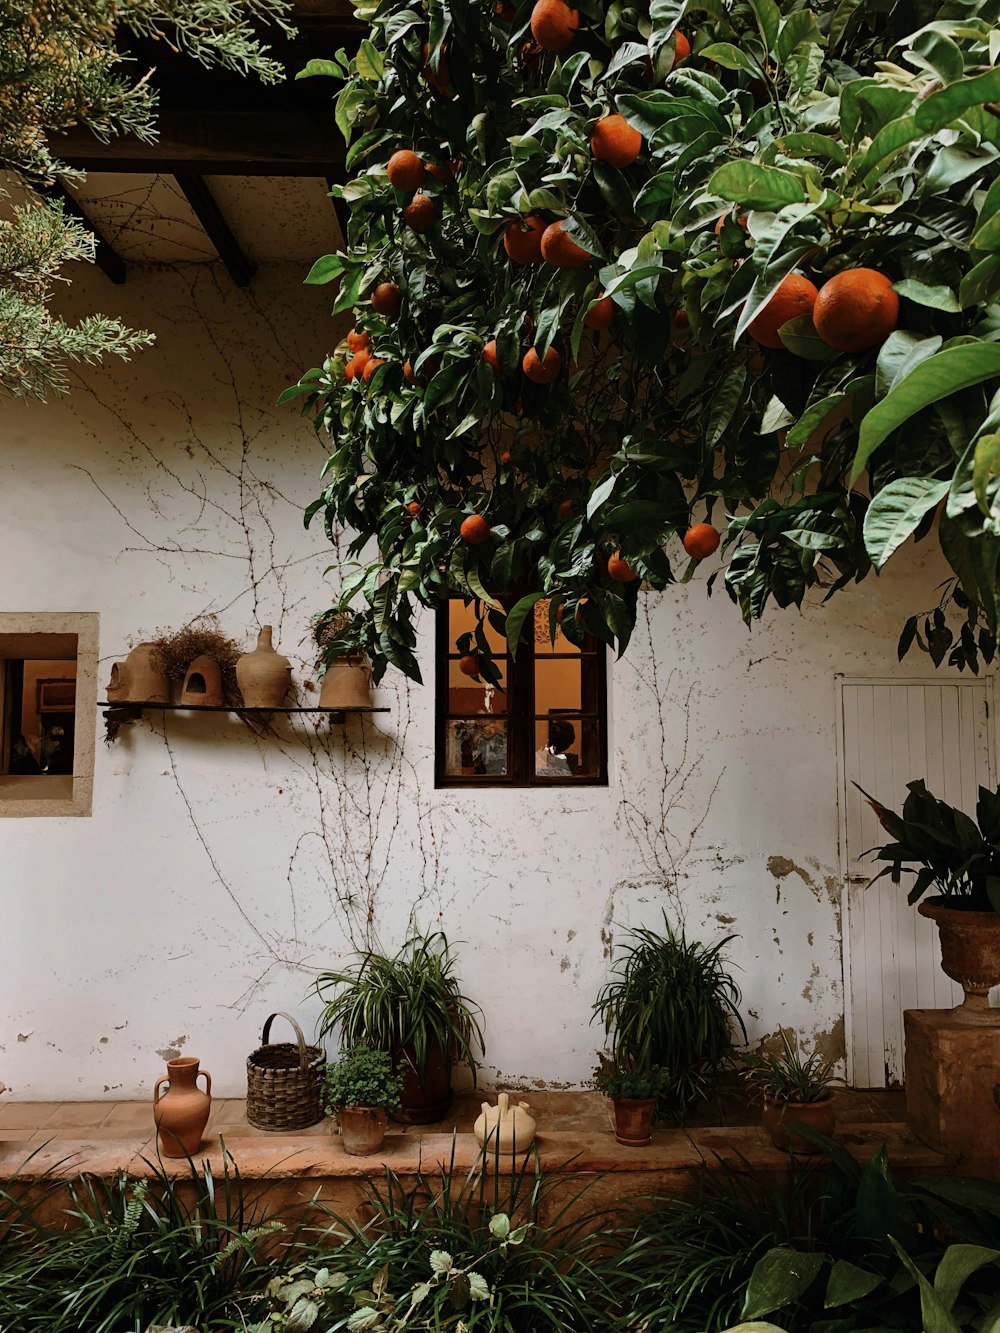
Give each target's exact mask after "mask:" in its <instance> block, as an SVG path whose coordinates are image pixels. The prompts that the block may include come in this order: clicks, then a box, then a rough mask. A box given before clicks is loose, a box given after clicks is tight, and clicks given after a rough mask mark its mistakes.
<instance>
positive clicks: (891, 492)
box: [864, 477, 951, 569]
mask: <svg viewBox="0 0 1000 1333" xmlns="http://www.w3.org/2000/svg"><path fill="white" fill-rule="evenodd" d="M950 486H951V482H950V481H934V480H932V479H931V478H929V477H900V478H898V479H897V480H896V481H891V482H890V483H889V484H888V485H887V486H883V487H882V489H881V490H880V491H878V492H877V493H876V495H875V497H874V498H873V500H872V502H871V504H870V505H869V506H868V511H867V513H866V514H865V528H864V531H865V549H866V550H867V551H868V554H869V555H870V556H871V559H872V564H873V565H874V566H875V568H876V569H881V568H882V566H883V565H884V564H885V562H886V561H887V560H888V559H889V557H890V556H891V555H892V553H893V552H894V551H896V550H898V548H899V547H900V546H902V544H903V542H905V541H906V539H907V537H910V536H912V535H913V533H914V532H916V530H917V528H918V527H919V526H920V523H921V520H922V519H923V517H924V515H925V514H926V513H928V512H929V511H930V510H931V509H933V508H934V507H935V505H938V504H940V502H941V501H942V500H943V499H944V497H945V496H946V495H947V494H948V490H949V488H950Z"/></svg>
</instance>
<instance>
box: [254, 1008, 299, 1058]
mask: <svg viewBox="0 0 1000 1333" xmlns="http://www.w3.org/2000/svg"><path fill="white" fill-rule="evenodd" d="M276 1018H283V1019H285V1020H286V1022H288V1023H291V1025H292V1027H293V1028H294V1029H295V1036H296V1037H297V1038H298V1043H299V1065H300V1067H301V1068H302V1069H303V1070H305V1069H307V1068H308V1067H309V1051H308V1049H307V1048H306V1039H305V1037H304V1036H303V1035H302V1029H301V1028H300V1027H299V1025H298V1023H296V1021H295V1019H294V1018H293V1017H292V1016H291V1014H286V1013H285V1012H284V1010H281V1009H279V1010H278V1012H277V1013H275V1014H271V1016H270V1018H268V1020H267V1022H266V1023H265V1024H264V1031H263V1034H262V1035H261V1039H260V1044H261V1045H262V1046H266V1045H267V1043H268V1039H269V1037H270V1036H271V1024H272V1023H273V1022H274V1020H275V1019H276Z"/></svg>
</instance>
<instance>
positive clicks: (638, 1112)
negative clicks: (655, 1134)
mask: <svg viewBox="0 0 1000 1333" xmlns="http://www.w3.org/2000/svg"><path fill="white" fill-rule="evenodd" d="M594 1082H595V1083H596V1085H597V1089H598V1091H599V1092H603V1093H604V1095H605V1097H609V1098H610V1099H611V1101H612V1103H613V1104H614V1111H615V1138H616V1139H617V1140H618V1142H619V1143H624V1144H625V1145H626V1147H629V1148H644V1147H645V1146H646V1144H647V1143H648V1142H649V1140H650V1137H651V1134H652V1129H653V1121H654V1120H655V1118H656V1104H657V1102H658V1101H659V1099H660V1097H661V1096H662V1095H663V1094H664V1093H666V1092H668V1091H669V1088H670V1072H669V1070H667V1069H663V1068H661V1067H660V1066H659V1065H655V1066H653V1068H651V1069H622V1068H619V1067H618V1066H617V1065H615V1064H614V1063H613V1062H612V1061H610V1060H609V1061H606V1062H605V1063H604V1064H603V1065H602V1066H601V1067H600V1068H599V1069H598V1070H597V1071H596V1075H595V1078H594Z"/></svg>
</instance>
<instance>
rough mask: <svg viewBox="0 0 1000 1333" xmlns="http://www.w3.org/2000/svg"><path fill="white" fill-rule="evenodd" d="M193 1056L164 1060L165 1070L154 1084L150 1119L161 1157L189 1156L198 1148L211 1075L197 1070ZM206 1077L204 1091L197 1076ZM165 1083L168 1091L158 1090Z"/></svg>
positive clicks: (209, 1098) (209, 1102)
mask: <svg viewBox="0 0 1000 1333" xmlns="http://www.w3.org/2000/svg"><path fill="white" fill-rule="evenodd" d="M200 1063H201V1062H200V1061H199V1060H198V1059H197V1057H195V1056H193V1055H182V1056H180V1057H178V1059H176V1060H168V1061H167V1072H166V1073H165V1074H161V1075H160V1077H159V1078H158V1079H157V1080H156V1084H155V1086H154V1087H153V1122H154V1124H155V1125H156V1132H157V1141H158V1143H159V1148H160V1153H161V1155H162V1156H164V1157H191V1156H192V1155H193V1154H194V1153H196V1152H197V1151H198V1146H199V1144H200V1143H201V1136H202V1135H203V1134H204V1132H205V1126H206V1125H207V1124H208V1117H209V1114H210V1113H211V1110H212V1075H211V1074H210V1073H209V1072H208V1070H207V1069H200V1068H199V1065H200ZM199 1076H201V1077H203V1078H204V1080H205V1085H206V1086H205V1091H204V1092H202V1090H201V1088H199V1087H198V1078H199ZM164 1084H166V1085H167V1091H166V1092H164V1093H161V1092H160V1089H161V1088H162V1086H163V1085H164Z"/></svg>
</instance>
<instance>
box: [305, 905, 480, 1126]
mask: <svg viewBox="0 0 1000 1333" xmlns="http://www.w3.org/2000/svg"><path fill="white" fill-rule="evenodd" d="M316 993H317V995H318V996H319V997H320V999H321V1000H322V1001H323V1004H324V1008H323V1012H322V1013H321V1014H320V1018H319V1022H318V1025H317V1032H318V1035H319V1037H320V1038H321V1039H322V1038H324V1037H327V1036H329V1035H330V1034H332V1033H334V1032H339V1034H340V1039H341V1041H342V1042H343V1043H344V1045H345V1046H354V1045H366V1046H371V1047H375V1048H376V1049H379V1050H385V1051H389V1052H391V1054H392V1058H393V1061H394V1063H395V1067H396V1068H397V1069H398V1070H399V1072H400V1074H401V1075H402V1078H403V1092H402V1097H401V1103H402V1104H401V1108H400V1111H399V1113H398V1115H399V1119H401V1120H403V1121H404V1122H406V1123H408V1124H418V1125H419V1124H430V1123H431V1122H433V1121H435V1120H440V1119H441V1118H442V1117H443V1116H444V1115H446V1114H447V1112H448V1110H449V1108H450V1106H451V1099H452V1088H451V1073H452V1068H453V1066H454V1064H455V1063H456V1062H458V1063H461V1064H465V1065H467V1066H468V1068H469V1070H470V1071H471V1073H472V1078H473V1082H475V1080H476V1075H477V1072H478V1065H477V1056H479V1055H482V1053H483V1051H484V1043H483V1031H482V1026H481V1018H482V1014H481V1012H480V1010H479V1008H478V1006H477V1005H475V1004H474V1003H473V1002H472V1001H470V1000H469V999H467V998H466V996H465V995H464V994H463V993H462V988H461V983H460V981H459V979H458V977H457V976H456V974H455V958H454V954H453V953H452V951H451V946H450V945H449V943H448V939H447V937H446V936H445V935H444V933H443V932H442V931H433V932H431V933H429V934H426V935H414V936H411V938H410V939H408V940H406V941H405V943H404V944H403V945H402V946H401V948H400V949H399V950H398V951H397V952H396V953H395V954H384V953H380V952H378V951H377V950H374V949H369V950H364V951H362V952H359V953H358V954H357V955H356V956H355V958H354V961H353V962H352V963H350V964H349V965H348V966H347V967H346V968H344V969H342V970H339V971H330V972H322V973H321V974H320V975H319V976H318V977H317V979H316Z"/></svg>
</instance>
